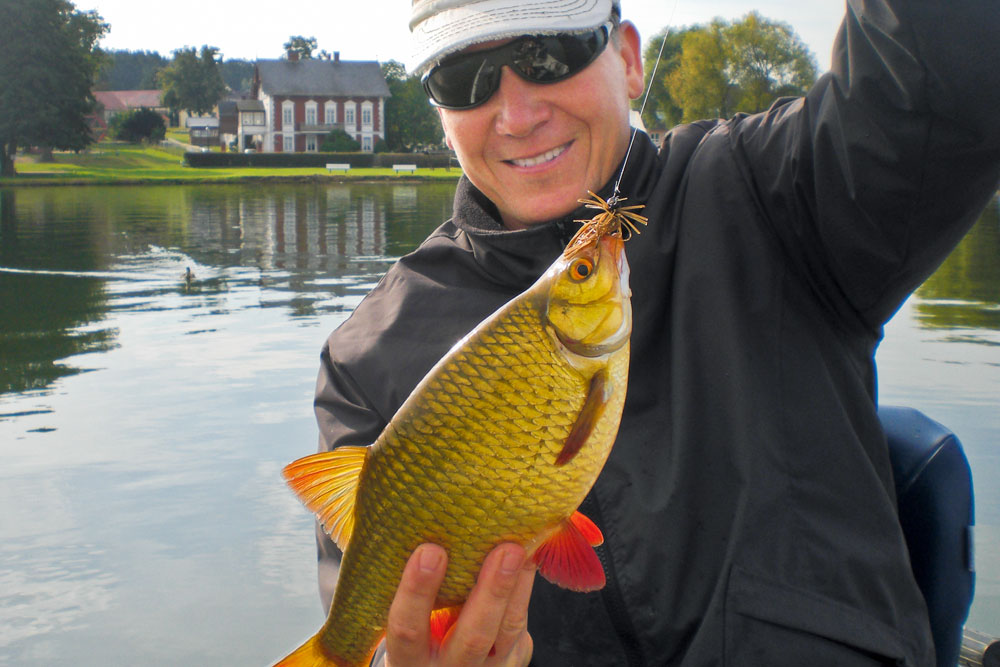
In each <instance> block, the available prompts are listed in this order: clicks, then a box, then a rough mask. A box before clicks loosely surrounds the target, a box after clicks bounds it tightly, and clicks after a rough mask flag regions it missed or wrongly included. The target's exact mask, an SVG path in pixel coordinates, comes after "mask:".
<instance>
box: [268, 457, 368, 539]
mask: <svg viewBox="0 0 1000 667" xmlns="http://www.w3.org/2000/svg"><path fill="white" fill-rule="evenodd" d="M367 458H368V447H338V448H337V449H335V450H333V451H332V452H320V453H319V454H313V455H311V456H305V457H303V458H301V459H299V460H298V461H293V462H292V463H289V464H288V465H287V466H285V469H284V470H283V471H282V474H283V475H284V477H285V480H286V481H287V482H288V486H290V487H291V488H292V490H293V491H295V495H297V496H298V497H299V499H300V500H301V501H302V502H303V503H304V504H305V506H306V507H308V508H309V509H310V510H312V511H313V512H315V513H316V516H317V518H318V519H319V520H320V523H322V524H323V528H324V529H325V530H326V532H327V533H328V534H329V535H330V538H331V539H333V541H334V542H336V543H337V546H338V547H340V549H341V551H343V550H346V549H347V544H348V542H350V541H351V533H352V532H353V531H354V500H355V498H356V497H357V491H358V476H359V475H360V474H361V468H362V467H364V463H365V460H366V459H367Z"/></svg>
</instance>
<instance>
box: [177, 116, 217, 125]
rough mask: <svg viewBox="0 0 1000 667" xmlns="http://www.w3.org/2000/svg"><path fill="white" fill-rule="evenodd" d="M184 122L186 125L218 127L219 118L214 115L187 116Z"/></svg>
mask: <svg viewBox="0 0 1000 667" xmlns="http://www.w3.org/2000/svg"><path fill="white" fill-rule="evenodd" d="M184 124H185V125H186V126H188V127H219V119H218V118H215V117H214V116H194V117H192V116H188V118H187V120H185V121H184Z"/></svg>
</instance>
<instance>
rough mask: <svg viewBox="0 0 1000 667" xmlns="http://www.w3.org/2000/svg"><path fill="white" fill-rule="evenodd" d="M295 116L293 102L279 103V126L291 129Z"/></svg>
mask: <svg viewBox="0 0 1000 667" xmlns="http://www.w3.org/2000/svg"><path fill="white" fill-rule="evenodd" d="M294 118H295V103H294V102H291V101H288V102H282V103H281V127H282V128H284V129H289V130H290V129H292V124H293V122H294Z"/></svg>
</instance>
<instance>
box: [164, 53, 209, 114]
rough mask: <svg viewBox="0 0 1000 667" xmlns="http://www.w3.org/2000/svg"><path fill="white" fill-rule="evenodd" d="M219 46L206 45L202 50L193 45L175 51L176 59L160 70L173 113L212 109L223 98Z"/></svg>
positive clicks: (198, 112)
mask: <svg viewBox="0 0 1000 667" xmlns="http://www.w3.org/2000/svg"><path fill="white" fill-rule="evenodd" d="M218 53H219V49H217V48H216V47H214V46H202V47H201V53H200V54H199V53H198V52H197V51H195V50H194V48H193V47H186V48H183V49H178V50H177V51H174V59H173V62H171V63H170V65H168V66H167V67H165V68H163V69H162V70H160V73H159V74H158V75H157V77H156V78H157V80H158V81H159V83H160V87H161V88H162V90H163V104H164V105H165V106H167V107H168V108H169V109H170V111H171V113H173V114H176V113H177V112H179V111H180V110H181V109H184V110H186V111H187V112H188V113H197V114H203V113H208V112H210V111H211V110H212V108H213V107H215V105H216V104H217V103H218V102H219V100H220V99H222V94H223V93H224V92H225V91H226V85H225V84H224V83H223V82H222V74H221V73H220V72H219V63H218V61H217V60H216V56H217V54H218Z"/></svg>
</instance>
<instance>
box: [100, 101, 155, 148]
mask: <svg viewBox="0 0 1000 667" xmlns="http://www.w3.org/2000/svg"><path fill="white" fill-rule="evenodd" d="M110 131H111V135H112V136H113V137H115V138H116V139H121V140H122V141H128V142H130V143H133V144H137V143H139V142H141V141H161V140H162V139H163V137H165V136H166V135H167V126H166V123H164V122H163V116H161V115H160V114H158V113H156V112H155V111H153V110H152V109H147V108H146V107H143V108H141V109H136V110H134V111H131V112H129V113H123V114H118V115H117V116H115V117H114V118H113V119H112V121H111V127H110Z"/></svg>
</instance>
